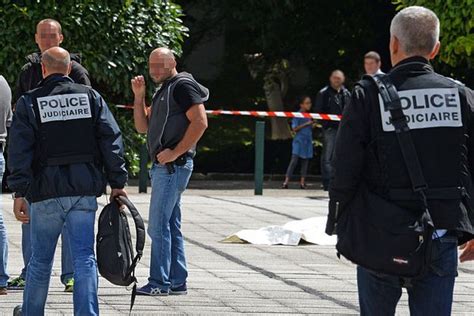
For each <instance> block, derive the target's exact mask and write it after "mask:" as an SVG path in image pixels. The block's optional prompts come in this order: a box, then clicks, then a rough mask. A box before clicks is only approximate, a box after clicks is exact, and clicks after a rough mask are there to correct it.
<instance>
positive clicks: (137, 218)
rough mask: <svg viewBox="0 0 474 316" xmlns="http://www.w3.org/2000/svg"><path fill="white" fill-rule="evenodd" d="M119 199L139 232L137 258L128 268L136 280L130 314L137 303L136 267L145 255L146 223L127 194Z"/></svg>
mask: <svg viewBox="0 0 474 316" xmlns="http://www.w3.org/2000/svg"><path fill="white" fill-rule="evenodd" d="M117 200H118V201H120V202H121V203H122V204H124V205H125V206H126V207H127V208H128V210H129V211H130V213H131V214H132V217H133V221H134V222H135V229H136V233H137V241H136V244H135V248H136V251H137V254H136V256H135V258H133V261H132V264H131V265H130V268H129V269H128V273H130V275H131V276H132V278H133V279H134V280H135V282H134V283H133V288H132V297H131V300H130V314H131V313H132V309H133V305H135V298H136V296H137V279H136V277H135V268H136V266H137V264H138V262H139V261H140V259H141V257H142V255H143V248H144V247H145V223H144V222H143V219H142V217H141V215H140V213H139V212H138V210H137V208H136V207H135V205H133V203H132V202H131V201H130V200H129V199H128V198H127V197H125V196H119V197H117Z"/></svg>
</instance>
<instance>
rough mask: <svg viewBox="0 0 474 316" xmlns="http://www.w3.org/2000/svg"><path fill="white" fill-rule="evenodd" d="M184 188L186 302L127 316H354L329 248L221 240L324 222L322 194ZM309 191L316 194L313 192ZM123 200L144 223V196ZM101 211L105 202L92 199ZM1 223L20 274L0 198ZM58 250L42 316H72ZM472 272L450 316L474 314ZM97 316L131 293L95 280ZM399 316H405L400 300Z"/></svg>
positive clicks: (345, 272)
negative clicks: (310, 219)
mask: <svg viewBox="0 0 474 316" xmlns="http://www.w3.org/2000/svg"><path fill="white" fill-rule="evenodd" d="M198 187H199V183H191V189H190V190H188V191H187V192H186V193H185V195H184V197H183V201H182V203H183V231H184V235H185V237H186V252H187V259H188V267H189V280H188V287H189V294H188V295H187V296H179V297H176V296H174V297H171V296H170V297H163V298H158V297H143V296H139V297H137V300H136V303H135V307H134V310H133V313H132V314H133V315H210V314H214V315H233V314H249V315H250V314H254V315H257V314H258V315H261V314H270V313H271V314H278V315H299V314H311V315H356V314H358V304H357V290H356V279H355V268H354V266H353V265H352V264H351V263H349V262H347V261H341V260H339V259H337V257H336V254H335V251H334V249H333V247H323V246H316V245H301V246H297V247H290V246H254V245H248V244H223V243H220V242H219V241H220V240H222V239H223V238H224V237H226V236H227V235H229V234H231V233H234V232H237V231H239V230H241V229H244V228H245V229H255V228H260V227H262V226H268V225H280V224H284V223H286V222H288V221H291V220H294V219H304V218H308V217H312V216H324V215H325V214H326V205H327V194H326V193H324V192H322V191H319V190H315V189H311V190H307V191H302V190H285V191H282V190H276V189H270V190H265V191H264V195H263V196H259V197H256V196H253V192H252V191H251V190H245V189H234V190H232V189H231V190H229V189H222V188H221V189H219V190H212V189H209V188H208V187H209V186H206V188H207V189H205V190H200V189H197V188H198ZM313 187H315V186H313ZM128 191H129V192H130V193H131V194H130V199H131V200H132V202H134V203H135V205H136V206H137V207H138V209H139V210H140V212H141V213H142V215H143V217H144V219H147V218H148V207H149V194H136V193H134V192H137V189H136V188H129V189H128ZM99 202H100V204H101V206H100V207H99V208H101V207H102V206H103V205H104V204H105V203H106V199H105V198H104V197H102V198H99ZM2 204H3V214H4V218H5V221H6V224H7V229H8V236H9V246H10V254H9V262H8V263H9V266H8V270H9V272H10V274H11V276H17V274H18V273H19V272H20V270H21V267H22V264H23V263H22V258H21V248H20V247H21V234H20V232H21V230H20V225H19V223H18V222H16V221H15V219H14V217H13V215H12V212H11V205H12V201H11V199H10V198H9V196H8V195H4V196H3V203H2ZM60 251H61V248H60V247H58V248H57V253H56V257H55V263H54V267H53V276H52V278H51V285H50V291H49V297H48V301H47V310H46V314H47V315H71V314H72V295H71V294H68V293H64V292H63V286H62V285H61V283H60V281H59V275H60V273H61V272H60V271H61V270H60V258H61V257H60ZM149 262H150V240H149V239H147V243H146V247H145V254H144V257H143V259H142V261H141V263H140V264H139V266H138V269H137V276H138V279H139V282H140V284H144V283H145V282H146V280H147V276H148V269H149ZM473 297H474V264H473V263H469V264H462V265H461V266H460V273H459V278H458V279H457V284H456V291H455V304H454V308H453V315H474V299H473ZM21 299H22V293H21V292H18V291H17V292H15V291H10V292H9V294H8V295H7V296H1V297H0V315H12V310H13V308H14V306H16V305H17V304H20V303H21ZM99 301H100V311H101V314H102V315H127V314H128V308H129V302H130V291H128V290H127V289H125V288H122V287H118V286H114V285H112V284H110V283H109V282H108V281H106V280H105V279H103V278H100V280H99ZM397 315H408V308H407V298H406V295H405V294H404V295H403V297H402V300H401V302H400V305H399V308H398V310H397Z"/></svg>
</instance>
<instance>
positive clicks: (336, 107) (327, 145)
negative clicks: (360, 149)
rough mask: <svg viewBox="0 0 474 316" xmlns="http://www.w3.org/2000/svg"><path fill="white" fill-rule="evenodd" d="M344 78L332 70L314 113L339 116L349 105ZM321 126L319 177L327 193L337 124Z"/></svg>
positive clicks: (320, 93)
mask: <svg viewBox="0 0 474 316" xmlns="http://www.w3.org/2000/svg"><path fill="white" fill-rule="evenodd" d="M345 80H346V78H345V76H344V73H343V72H342V71H341V70H339V69H336V70H333V71H332V72H331V75H330V76H329V85H328V86H326V87H324V88H322V89H321V90H320V91H319V93H318V95H317V96H316V101H315V103H314V111H315V112H317V113H324V114H337V115H341V114H342V111H343V110H344V107H345V106H346V105H347V104H349V102H350V98H351V93H350V92H349V90H347V89H346V88H345V87H344V82H345ZM322 126H323V151H322V154H321V177H322V180H323V185H322V186H323V189H324V191H327V190H328V189H329V184H330V181H331V176H332V167H331V161H332V156H333V153H334V145H335V143H336V134H337V129H338V128H339V122H335V121H322Z"/></svg>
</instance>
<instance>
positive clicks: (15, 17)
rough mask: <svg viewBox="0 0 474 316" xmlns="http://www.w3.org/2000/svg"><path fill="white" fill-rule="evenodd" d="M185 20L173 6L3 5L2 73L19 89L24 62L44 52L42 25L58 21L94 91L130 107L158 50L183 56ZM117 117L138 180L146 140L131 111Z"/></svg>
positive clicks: (126, 2) (64, 1)
mask: <svg viewBox="0 0 474 316" xmlns="http://www.w3.org/2000/svg"><path fill="white" fill-rule="evenodd" d="M181 16H182V12H181V8H180V6H178V5H177V4H175V3H173V2H172V1H167V0H147V1H132V0H116V1H93V0H82V1H76V0H61V1H60V0H23V1H21V0H17V1H9V0H0V21H1V25H2V27H1V28H0V38H1V39H2V49H1V50H0V65H1V73H2V75H3V76H5V78H6V79H7V80H8V81H9V83H10V84H11V85H12V86H14V85H15V82H16V79H17V76H18V73H19V70H20V68H21V66H22V65H23V64H24V63H25V59H24V56H26V55H28V54H30V53H31V52H34V51H38V48H37V47H36V44H35V42H34V33H35V27H36V24H37V23H38V21H40V20H41V19H44V18H53V19H56V20H58V21H59V22H60V23H61V25H62V27H63V33H64V42H63V44H62V46H63V47H65V48H66V49H68V50H69V51H70V52H74V53H80V54H81V55H82V59H83V61H82V64H83V65H84V66H85V67H86V68H87V69H88V70H89V73H90V75H91V79H92V83H93V87H94V88H95V89H96V90H98V91H99V92H100V93H101V94H102V95H103V96H104V98H105V99H106V101H107V102H108V103H109V105H110V107H111V108H113V107H114V106H113V105H114V104H124V103H130V102H131V100H132V99H131V97H132V96H131V95H132V94H131V89H130V79H131V77H132V76H133V75H135V74H146V73H147V60H148V55H149V53H150V52H151V50H152V49H153V48H155V47H158V46H167V47H169V48H171V49H173V50H174V51H175V52H176V53H177V54H178V55H180V54H181V44H182V42H183V40H184V37H185V36H186V35H187V31H188V30H187V28H186V27H184V26H183V24H182V21H181ZM148 82H151V81H150V80H148ZM148 90H149V92H150V94H151V92H152V90H153V86H152V84H148ZM113 111H114V113H115V115H116V118H117V121H118V122H119V124H120V127H121V129H122V131H123V134H124V141H125V148H126V159H127V163H128V166H129V170H130V172H131V173H132V175H134V174H135V173H136V172H137V170H138V154H137V153H138V152H139V150H138V149H139V146H140V145H141V144H143V142H144V137H143V136H140V135H138V134H137V133H136V132H135V130H134V128H133V119H132V117H131V113H130V112H131V111H125V110H119V111H116V110H115V109H113Z"/></svg>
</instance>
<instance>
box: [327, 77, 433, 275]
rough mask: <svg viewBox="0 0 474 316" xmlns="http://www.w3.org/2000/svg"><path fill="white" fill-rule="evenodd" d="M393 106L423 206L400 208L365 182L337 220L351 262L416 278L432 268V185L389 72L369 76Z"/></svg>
mask: <svg viewBox="0 0 474 316" xmlns="http://www.w3.org/2000/svg"><path fill="white" fill-rule="evenodd" d="M365 79H366V80H367V79H368V80H371V81H372V83H373V84H375V86H376V87H377V90H378V92H379V93H380V96H381V97H382V100H383V102H384V104H385V106H386V107H387V108H388V109H389V111H390V115H391V122H392V124H393V126H394V127H395V133H396V135H397V139H398V143H399V145H400V149H401V152H402V155H403V159H404V161H405V164H406V167H407V170H408V174H409V177H410V180H411V184H412V190H413V192H415V194H417V195H418V196H419V199H420V207H419V209H417V210H413V209H406V208H403V207H400V206H398V205H397V204H395V203H394V202H393V201H390V200H387V199H385V198H384V197H382V196H380V195H378V194H376V193H374V192H371V191H370V190H369V189H368V188H367V186H366V184H365V183H362V184H361V185H360V187H359V190H358V192H357V193H356V195H355V197H354V198H353V200H351V201H350V202H349V203H348V204H347V206H345V207H344V209H343V211H342V214H340V218H339V219H338V224H337V235H338V242H337V245H336V248H337V250H338V253H339V254H342V255H343V256H344V257H346V258H347V259H348V260H350V261H352V262H353V263H355V264H357V265H360V266H362V267H364V268H366V269H369V270H372V271H374V272H378V273H383V274H388V275H394V276H399V277H403V278H416V277H420V276H422V275H423V274H424V273H425V272H426V271H427V269H428V267H429V264H430V260H431V243H432V236H433V233H434V225H433V221H432V219H431V216H430V212H429V210H428V202H427V198H426V190H427V189H428V185H427V184H426V181H425V178H424V176H423V173H422V170H421V166H420V162H419V159H418V155H417V153H416V149H415V146H414V144H413V140H412V137H411V135H410V129H409V127H408V124H407V119H406V116H405V115H404V113H403V110H402V107H401V103H400V98H399V95H398V92H397V90H396V88H395V86H394V85H393V84H392V83H391V82H390V80H389V78H388V76H386V75H380V76H376V77H372V76H367V77H365Z"/></svg>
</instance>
